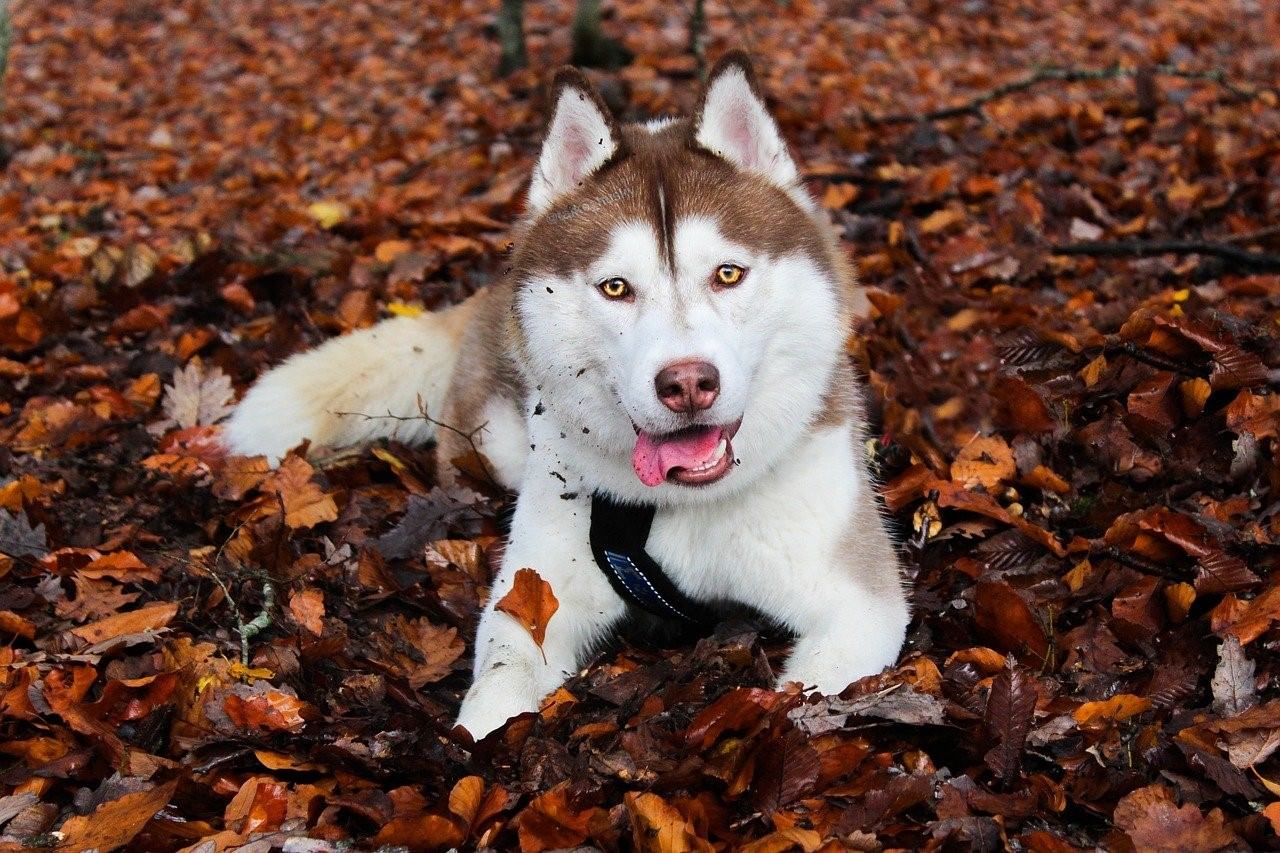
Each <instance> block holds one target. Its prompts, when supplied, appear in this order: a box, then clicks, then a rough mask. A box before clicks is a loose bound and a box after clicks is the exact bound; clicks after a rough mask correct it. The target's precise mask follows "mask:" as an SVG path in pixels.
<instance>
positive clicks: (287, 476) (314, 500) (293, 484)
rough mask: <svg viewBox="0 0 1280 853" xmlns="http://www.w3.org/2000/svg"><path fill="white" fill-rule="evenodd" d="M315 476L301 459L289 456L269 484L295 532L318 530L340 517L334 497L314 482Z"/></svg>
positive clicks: (289, 525)
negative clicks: (313, 477)
mask: <svg viewBox="0 0 1280 853" xmlns="http://www.w3.org/2000/svg"><path fill="white" fill-rule="evenodd" d="M314 472H315V469H314V468H312V467H311V464H310V463H309V462H307V460H305V459H303V458H302V457H301V456H286V457H285V458H284V461H283V462H281V463H280V467H279V468H277V469H276V471H275V473H274V474H273V475H272V476H271V478H270V479H268V480H267V482H266V484H265V486H266V488H268V489H270V490H272V491H274V492H275V493H276V494H277V495H279V497H280V502H281V503H282V504H283V505H284V523H285V524H286V525H287V526H288V527H290V528H292V529H294V530H301V529H305V528H308V527H315V526H316V525H317V524H320V523H321V522H324V521H333V520H335V519H336V518H337V517H338V505H337V504H336V503H334V501H333V495H330V494H329V493H327V492H325V491H324V489H322V488H320V485H319V484H318V483H316V482H315V481H314V480H312V479H311V476H312V474H313V473H314Z"/></svg>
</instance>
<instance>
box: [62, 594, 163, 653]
mask: <svg viewBox="0 0 1280 853" xmlns="http://www.w3.org/2000/svg"><path fill="white" fill-rule="evenodd" d="M176 615H178V605H177V603H174V602H163V601H162V602H157V603H155V604H148V605H147V606H146V607H143V608H141V609H138V610H131V611H129V612H128V613H117V614H116V615H115V616H108V617H107V618H106V619H99V620H98V621H97V622H90V623H89V624H88V625H81V626H80V627H79V628H72V629H71V633H72V634H74V635H75V636H77V637H79V638H80V639H82V640H84V641H85V642H86V643H89V644H93V643H101V642H102V641H103V640H110V639H114V638H115V637H122V636H124V635H125V634H141V633H142V632H143V631H157V630H159V629H161V628H163V627H164V626H166V625H168V624H169V622H170V621H172V620H173V617H174V616H176Z"/></svg>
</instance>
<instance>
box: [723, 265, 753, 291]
mask: <svg viewBox="0 0 1280 853" xmlns="http://www.w3.org/2000/svg"><path fill="white" fill-rule="evenodd" d="M746 274H747V271H746V270H744V269H743V268H742V267H740V266H738V265H737V264H721V265H720V266H718V267H716V284H718V285H720V286H721V287H733V286H734V285H735V284H737V283H738V282H740V281H742V277H743V276H744V275H746Z"/></svg>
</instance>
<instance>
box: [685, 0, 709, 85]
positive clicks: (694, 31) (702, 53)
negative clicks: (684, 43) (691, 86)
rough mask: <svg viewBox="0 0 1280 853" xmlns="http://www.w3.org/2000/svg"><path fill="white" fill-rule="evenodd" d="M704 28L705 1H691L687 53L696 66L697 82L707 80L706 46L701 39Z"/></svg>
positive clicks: (705, 16) (705, 17)
mask: <svg viewBox="0 0 1280 853" xmlns="http://www.w3.org/2000/svg"><path fill="white" fill-rule="evenodd" d="M706 27H707V7H706V0H693V11H692V12H691V13H690V14H689V52H690V53H692V54H693V61H694V62H695V63H696V64H697V69H698V79H699V80H706V79H707V46H706V45H705V44H704V43H703V38H702V35H703V31H704V30H705V29H706Z"/></svg>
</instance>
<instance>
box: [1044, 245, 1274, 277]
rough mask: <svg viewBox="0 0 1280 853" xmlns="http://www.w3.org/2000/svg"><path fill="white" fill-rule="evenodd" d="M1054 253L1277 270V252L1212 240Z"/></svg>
mask: <svg viewBox="0 0 1280 853" xmlns="http://www.w3.org/2000/svg"><path fill="white" fill-rule="evenodd" d="M1049 251H1050V252H1051V253H1052V254H1054V255H1093V256H1096V257H1104V258H1145V257H1149V256H1151V255H1164V254H1173V255H1210V256H1212V257H1216V258H1222V259H1223V260H1225V261H1231V262H1233V263H1236V264H1239V265H1240V266H1242V267H1246V268H1248V269H1250V270H1254V271H1258V272H1280V255H1275V254H1270V253H1267V252H1250V251H1248V250H1247V249H1241V248H1240V247H1239V246H1233V245H1231V244H1230V243H1225V242H1215V241H1212V240H1120V241H1116V242H1112V243H1107V242H1085V243H1068V244H1066V245H1062V246H1053V247H1051V248H1050V250H1049Z"/></svg>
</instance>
